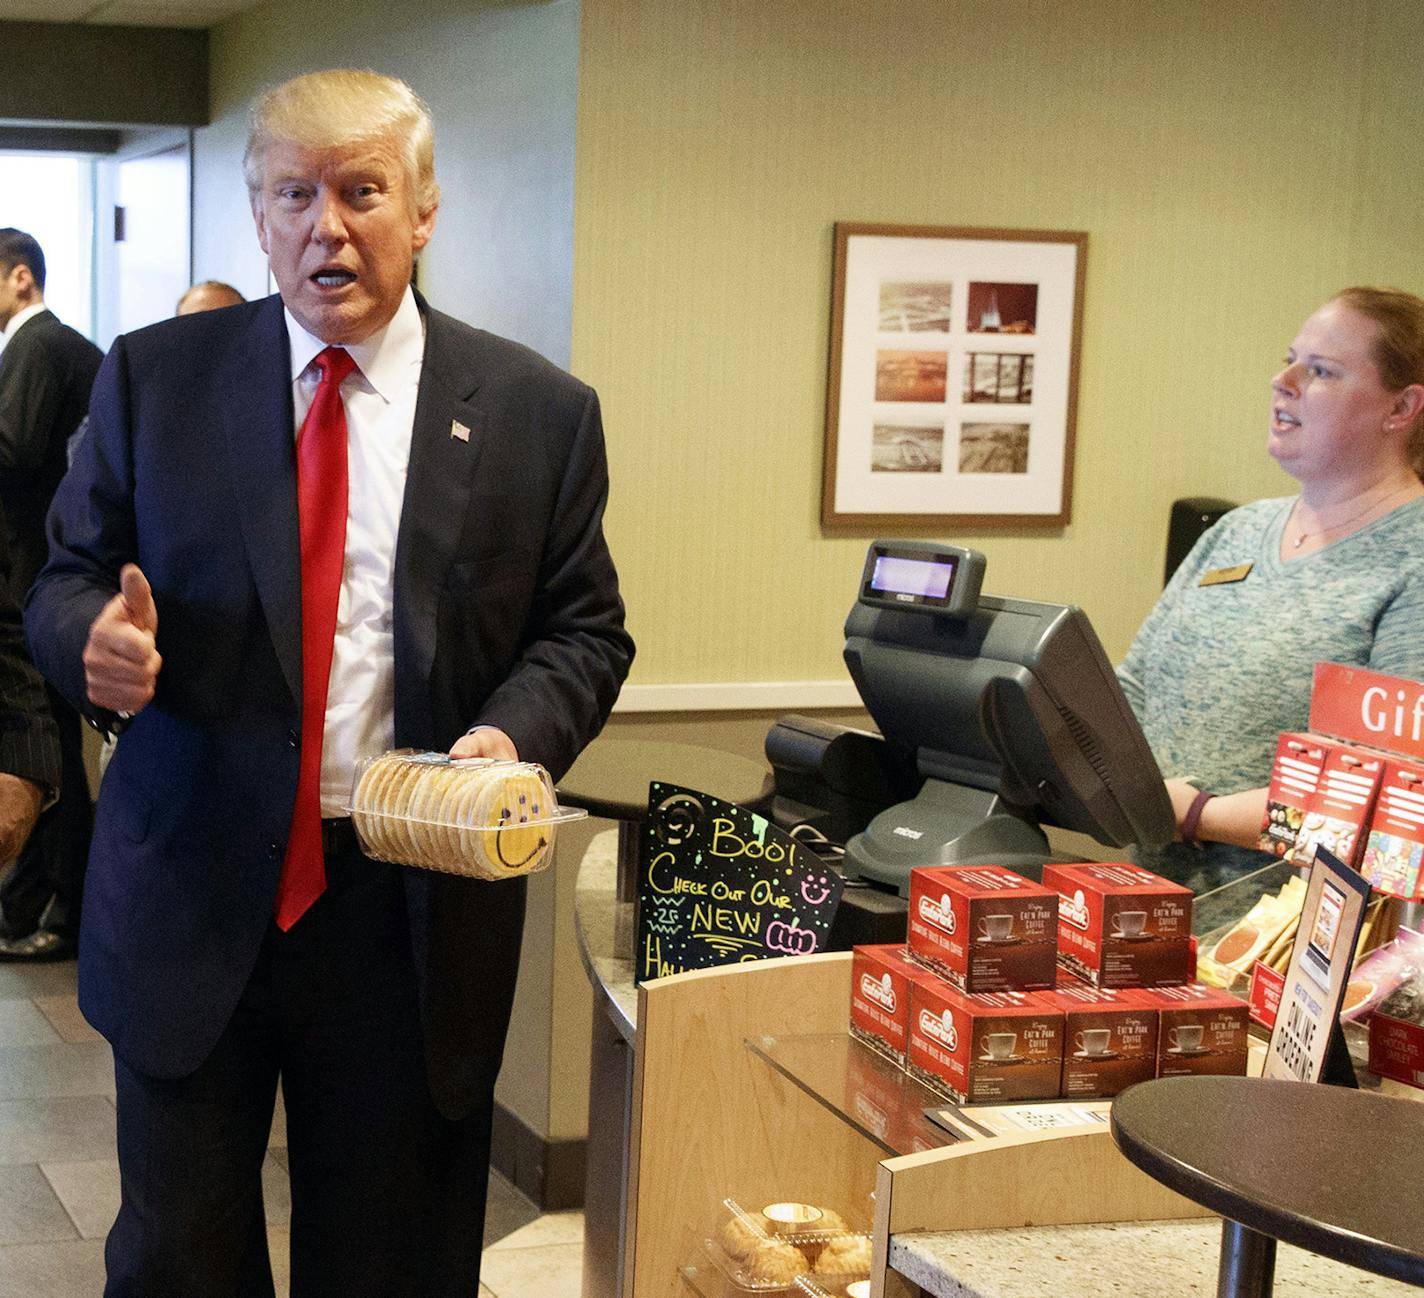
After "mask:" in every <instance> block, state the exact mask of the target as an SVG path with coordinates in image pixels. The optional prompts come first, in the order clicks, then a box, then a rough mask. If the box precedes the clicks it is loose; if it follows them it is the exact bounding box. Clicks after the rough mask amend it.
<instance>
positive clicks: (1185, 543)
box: [1162, 496, 1236, 586]
mask: <svg viewBox="0 0 1424 1298" xmlns="http://www.w3.org/2000/svg"><path fill="white" fill-rule="evenodd" d="M1235 508H1236V502H1235V501H1234V500H1221V499H1219V498H1218V497H1216V496H1186V497H1184V498H1183V499H1181V500H1174V501H1173V502H1172V513H1171V515H1170V517H1169V518H1168V520H1167V567H1166V570H1165V571H1164V572H1163V574H1162V584H1163V585H1164V586H1165V585H1166V584H1167V583H1168V582H1169V581H1171V580H1172V574H1173V573H1174V572H1176V571H1177V568H1178V567H1179V566H1180V565H1181V562H1182V560H1183V559H1185V558H1186V557H1187V555H1188V554H1190V553H1191V549H1192V546H1194V545H1195V544H1196V543H1197V540H1198V538H1199V537H1200V536H1201V534H1202V533H1203V532H1205V531H1206V529H1207V528H1209V527H1210V526H1211V525H1212V524H1213V523H1215V522H1216V520H1217V519H1218V518H1220V517H1221V516H1222V515H1223V514H1224V513H1226V511H1227V510H1229V509H1235Z"/></svg>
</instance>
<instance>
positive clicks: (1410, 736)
mask: <svg viewBox="0 0 1424 1298" xmlns="http://www.w3.org/2000/svg"><path fill="white" fill-rule="evenodd" d="M1310 728H1311V729H1312V730H1315V731H1319V732H1320V733H1322V734H1326V735H1338V736H1339V737H1340V738H1341V739H1350V740H1353V741H1354V742H1355V743H1358V744H1368V745H1370V746H1371V747H1373V748H1387V749H1389V751H1390V752H1393V753H1400V754H1401V755H1403V756H1406V757H1419V758H1424V684H1421V683H1420V682H1419V681H1411V680H1405V679H1404V678H1403V677H1400V676H1384V675H1381V674H1380V673H1379V672H1371V671H1366V670H1365V669H1364V668H1363V667H1342V666H1341V665H1340V664H1339V663H1316V664H1315V687H1314V689H1313V690H1312V691H1311V695H1310Z"/></svg>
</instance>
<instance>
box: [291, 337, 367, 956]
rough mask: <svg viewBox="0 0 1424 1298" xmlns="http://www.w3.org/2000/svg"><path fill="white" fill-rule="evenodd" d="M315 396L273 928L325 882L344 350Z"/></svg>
mask: <svg viewBox="0 0 1424 1298" xmlns="http://www.w3.org/2000/svg"><path fill="white" fill-rule="evenodd" d="M313 363H314V364H315V365H316V366H317V367H318V368H319V369H320V370H321V382H320V383H318V384H317V389H316V397H315V398H314V399H313V401H312V405H311V409H310V410H309V411H307V417H306V418H305V419H304V420H303V421H302V429H301V432H299V433H298V434H297V525H298V529H299V531H300V533H301V546H302V750H301V764H300V766H299V768H298V774H297V801H296V806H295V807H294V808H293V810H292V828H291V832H290V833H289V835H288V837H287V855H286V859H285V860H284V861H283V862H282V877H281V880H280V881H279V882H278V884H277V905H276V911H277V927H278V928H280V929H282V930H283V931H284V932H285V931H286V930H287V929H289V928H291V927H292V925H293V924H295V923H296V922H297V921H298V920H299V919H301V917H302V916H303V915H304V914H306V911H307V907H308V906H310V905H311V904H312V902H314V901H315V900H316V899H317V898H318V897H320V896H321V894H322V891H323V890H324V889H325V888H326V864H325V862H324V860H323V857H322V847H321V744H322V732H323V731H324V729H325V727H326V687H327V683H328V681H329V680H330V678H331V648H332V642H333V641H334V640H335V638H336V605H337V601H338V599H339V598H340V595H341V570H342V567H343V565H344V563H345V559H346V411H345V409H344V407H343V406H342V404H341V384H342V381H343V380H344V379H345V378H346V377H347V375H349V374H350V373H351V371H352V370H354V369H355V368H356V362H355V361H354V360H352V359H351V353H350V352H348V351H346V350H344V349H343V348H340V347H328V348H327V349H326V350H325V351H323V352H321V353H320V354H319V355H318V356H317V358H316V360H315V361H314V362H313Z"/></svg>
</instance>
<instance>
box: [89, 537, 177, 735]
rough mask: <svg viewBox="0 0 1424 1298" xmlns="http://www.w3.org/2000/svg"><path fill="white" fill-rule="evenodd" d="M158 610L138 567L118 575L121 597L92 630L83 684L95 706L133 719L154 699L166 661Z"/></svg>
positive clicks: (106, 608)
mask: <svg viewBox="0 0 1424 1298" xmlns="http://www.w3.org/2000/svg"><path fill="white" fill-rule="evenodd" d="M157 635H158V609H157V607H156V606H155V605H154V602H153V591H152V590H151V589H150V588H149V584H148V578H146V577H145V576H144V575H143V572H142V570H141V569H140V568H139V566H138V565H137V564H135V563H127V564H125V565H124V567H123V570H122V571H121V572H120V573H119V593H118V594H117V595H115V596H114V597H113V599H111V600H110V601H109V602H108V603H107V604H105V605H104V607H103V609H101V610H100V612H99V616H98V617H96V618H95V619H94V621H93V623H92V624H91V625H90V627H89V639H88V642H87V643H86V644H85V646H84V683H85V686H86V688H87V690H88V694H89V702H90V703H92V704H94V706H95V707H100V708H107V709H109V711H111V712H126V713H129V714H130V715H132V714H134V713H136V712H139V711H141V710H142V709H143V708H144V707H146V706H147V705H148V702H149V700H150V699H152V698H153V691H154V688H155V686H156V685H157V683H158V671H159V668H160V667H162V666H163V659H162V658H161V657H160V656H159V653H158V649H157V648H156V647H155V638H156V636H157Z"/></svg>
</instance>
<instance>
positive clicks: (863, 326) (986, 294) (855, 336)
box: [821, 222, 1088, 533]
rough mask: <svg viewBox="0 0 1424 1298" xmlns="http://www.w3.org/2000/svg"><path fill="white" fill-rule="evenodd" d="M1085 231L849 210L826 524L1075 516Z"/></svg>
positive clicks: (838, 292)
mask: <svg viewBox="0 0 1424 1298" xmlns="http://www.w3.org/2000/svg"><path fill="white" fill-rule="evenodd" d="M1087 251H1088V236H1087V234H1086V233H1085V232H1083V231H1075V230H1011V229H981V228H971V227H959V226H921V225H877V224H867V223H861V222H837V223H836V225H835V261H834V273H833V277H832V289H831V339H830V356H829V364H828V366H827V386H826V430H825V462H824V475H823V480H822V493H821V525H822V527H823V528H824V529H826V530H830V531H870V532H904V531H915V532H920V533H924V532H946V531H953V530H964V529H966V528H992V527H1062V526H1063V525H1065V524H1066V523H1068V522H1069V521H1070V519H1071V517H1072V489H1073V442H1074V432H1075V415H1076V407H1077V398H1078V352H1079V345H1080V342H1081V335H1082V323H1083V279H1084V273H1085V269H1086V264H1087Z"/></svg>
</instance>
